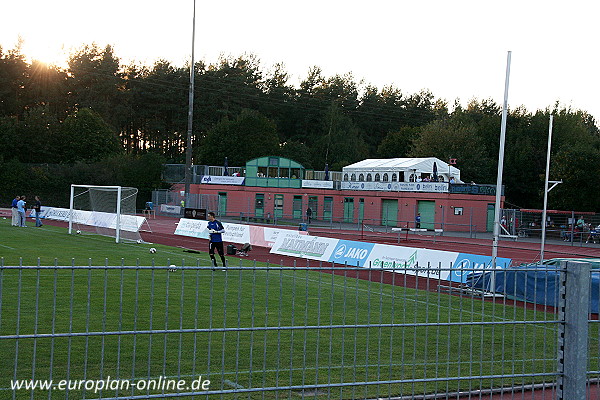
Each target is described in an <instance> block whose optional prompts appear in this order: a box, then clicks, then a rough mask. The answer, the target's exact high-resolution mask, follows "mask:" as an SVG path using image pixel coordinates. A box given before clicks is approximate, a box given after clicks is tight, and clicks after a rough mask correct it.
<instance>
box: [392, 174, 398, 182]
mask: <svg viewBox="0 0 600 400" xmlns="http://www.w3.org/2000/svg"><path fill="white" fill-rule="evenodd" d="M397 180H398V176H397V175H396V173H395V172H394V173H393V174H392V182H396V181H397Z"/></svg>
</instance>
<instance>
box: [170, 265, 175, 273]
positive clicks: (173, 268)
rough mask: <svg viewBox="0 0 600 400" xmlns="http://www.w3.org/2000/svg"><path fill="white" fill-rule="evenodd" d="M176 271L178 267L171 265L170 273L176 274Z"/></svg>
mask: <svg viewBox="0 0 600 400" xmlns="http://www.w3.org/2000/svg"><path fill="white" fill-rule="evenodd" d="M176 271H177V265H175V264H171V265H169V272H176Z"/></svg>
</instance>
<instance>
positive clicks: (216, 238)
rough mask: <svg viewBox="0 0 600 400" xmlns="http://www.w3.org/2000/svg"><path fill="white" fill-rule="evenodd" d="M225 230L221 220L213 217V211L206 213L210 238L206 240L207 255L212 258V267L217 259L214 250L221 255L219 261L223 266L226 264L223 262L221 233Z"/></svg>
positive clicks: (215, 264) (215, 265)
mask: <svg viewBox="0 0 600 400" xmlns="http://www.w3.org/2000/svg"><path fill="white" fill-rule="evenodd" d="M224 232H225V228H224V227H223V224H222V223H221V221H219V220H217V219H216V218H215V213H214V212H212V211H211V212H209V213H208V233H209V234H210V240H209V242H208V255H209V256H210V259H211V260H212V265H213V267H214V268H216V267H217V260H216V259H215V250H217V252H218V253H219V256H221V261H222V262H223V268H225V267H226V266H227V263H226V262H225V253H224V251H223V236H222V234H223V233H224Z"/></svg>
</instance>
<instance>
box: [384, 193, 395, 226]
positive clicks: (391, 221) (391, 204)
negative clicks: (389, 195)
mask: <svg viewBox="0 0 600 400" xmlns="http://www.w3.org/2000/svg"><path fill="white" fill-rule="evenodd" d="M397 224H398V200H392V199H383V200H382V202H381V225H384V226H396V225H397Z"/></svg>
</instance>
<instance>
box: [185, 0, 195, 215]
mask: <svg viewBox="0 0 600 400" xmlns="http://www.w3.org/2000/svg"><path fill="white" fill-rule="evenodd" d="M195 37H196V0H194V12H193V14H192V60H191V62H190V90H189V97H188V129H187V141H186V146H185V207H189V206H190V202H189V197H190V186H191V183H192V124H193V122H194V40H195Z"/></svg>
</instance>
